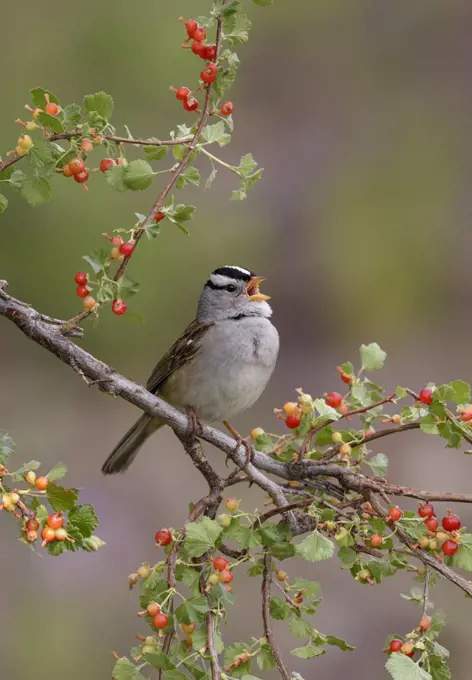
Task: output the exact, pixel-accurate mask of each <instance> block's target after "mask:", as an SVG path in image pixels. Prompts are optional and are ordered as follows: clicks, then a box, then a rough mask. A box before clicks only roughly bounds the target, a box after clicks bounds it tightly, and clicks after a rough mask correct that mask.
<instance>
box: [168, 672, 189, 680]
mask: <svg viewBox="0 0 472 680" xmlns="http://www.w3.org/2000/svg"><path fill="white" fill-rule="evenodd" d="M162 677H163V678H164V680H187V676H186V675H184V674H183V673H181V672H180V671H178V670H170V671H164V672H163V674H162Z"/></svg>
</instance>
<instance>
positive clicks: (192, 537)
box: [185, 517, 222, 557]
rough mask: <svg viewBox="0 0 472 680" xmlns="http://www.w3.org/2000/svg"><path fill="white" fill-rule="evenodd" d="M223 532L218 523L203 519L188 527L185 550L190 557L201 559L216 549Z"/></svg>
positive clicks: (206, 518)
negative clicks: (209, 551) (206, 553)
mask: <svg viewBox="0 0 472 680" xmlns="http://www.w3.org/2000/svg"><path fill="white" fill-rule="evenodd" d="M221 532H222V528H221V526H220V525H219V524H218V522H215V520H213V519H209V518H208V517H202V518H201V519H200V520H198V522H191V523H190V524H188V525H187V530H186V536H185V548H186V550H187V552H188V554H189V556H190V557H201V555H203V554H204V553H205V552H207V551H208V550H211V549H212V548H214V547H215V543H216V541H217V540H218V538H219V536H220V534H221Z"/></svg>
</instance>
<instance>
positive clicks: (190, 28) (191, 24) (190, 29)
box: [185, 19, 198, 38]
mask: <svg viewBox="0 0 472 680" xmlns="http://www.w3.org/2000/svg"><path fill="white" fill-rule="evenodd" d="M185 28H186V29H187V34H188V37H189V38H193V34H194V33H195V31H196V30H197V28H198V24H197V22H196V21H195V19H189V20H188V21H186V22H185Z"/></svg>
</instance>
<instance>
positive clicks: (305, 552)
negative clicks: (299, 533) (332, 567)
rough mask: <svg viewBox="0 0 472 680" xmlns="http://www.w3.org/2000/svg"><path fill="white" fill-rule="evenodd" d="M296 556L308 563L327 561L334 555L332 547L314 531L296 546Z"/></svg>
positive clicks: (326, 539) (331, 544) (323, 537)
mask: <svg viewBox="0 0 472 680" xmlns="http://www.w3.org/2000/svg"><path fill="white" fill-rule="evenodd" d="M296 551H297V554H298V555H300V557H303V559H305V560H309V561H310V562H319V561H320V560H328V559H329V558H330V557H332V556H333V554H334V545H333V543H332V542H331V541H330V540H329V538H326V537H325V536H323V535H322V534H321V533H320V532H319V531H314V532H313V533H312V534H311V535H310V536H307V538H305V539H304V540H303V541H302V542H301V543H299V544H298V545H297V546H296Z"/></svg>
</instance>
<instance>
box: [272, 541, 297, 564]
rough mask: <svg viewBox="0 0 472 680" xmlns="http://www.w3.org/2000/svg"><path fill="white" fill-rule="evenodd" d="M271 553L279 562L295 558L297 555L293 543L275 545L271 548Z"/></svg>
mask: <svg viewBox="0 0 472 680" xmlns="http://www.w3.org/2000/svg"><path fill="white" fill-rule="evenodd" d="M270 552H271V553H272V555H273V556H274V557H275V558H277V559H278V560H287V559H289V558H290V557H295V555H296V554H297V551H296V548H295V546H294V544H293V543H274V545H272V546H271V548H270Z"/></svg>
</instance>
